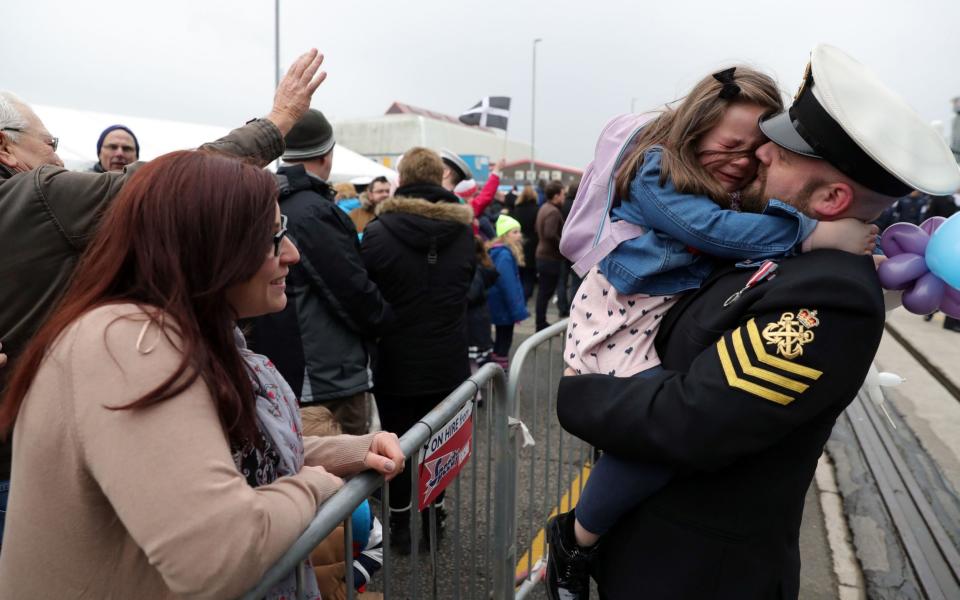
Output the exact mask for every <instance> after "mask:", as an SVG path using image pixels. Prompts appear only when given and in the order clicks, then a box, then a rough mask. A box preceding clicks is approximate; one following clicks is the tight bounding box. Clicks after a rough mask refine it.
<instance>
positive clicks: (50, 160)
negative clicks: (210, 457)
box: [0, 106, 63, 171]
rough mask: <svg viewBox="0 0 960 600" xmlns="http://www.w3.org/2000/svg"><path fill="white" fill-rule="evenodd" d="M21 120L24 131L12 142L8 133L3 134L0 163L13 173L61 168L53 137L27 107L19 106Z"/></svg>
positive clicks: (61, 162) (61, 164)
mask: <svg viewBox="0 0 960 600" xmlns="http://www.w3.org/2000/svg"><path fill="white" fill-rule="evenodd" d="M18 108H20V112H21V114H22V115H23V118H24V119H26V121H27V126H26V128H24V131H21V132H19V136H18V137H19V139H18V140H17V141H16V142H14V141H13V140H12V139H11V138H10V132H3V134H4V135H3V142H2V148H0V163H2V164H4V165H6V166H7V167H10V168H11V169H13V170H14V171H30V170H32V169H36V168H37V167H41V166H43V165H54V166H57V167H62V166H63V161H62V160H60V157H59V156H57V153H56V151H55V150H54V149H53V144H54V142H53V136H52V135H50V132H49V131H47V128H46V127H45V126H44V125H43V123H42V122H41V121H40V118H39V117H37V115H36V114H35V113H34V112H33V111H32V110H30V108H29V107H27V106H19V107H18Z"/></svg>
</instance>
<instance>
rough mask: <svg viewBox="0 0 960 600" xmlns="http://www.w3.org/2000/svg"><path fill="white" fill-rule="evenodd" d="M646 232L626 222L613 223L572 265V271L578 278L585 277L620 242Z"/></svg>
mask: <svg viewBox="0 0 960 600" xmlns="http://www.w3.org/2000/svg"><path fill="white" fill-rule="evenodd" d="M644 232H646V229H644V228H643V227H640V226H639V225H634V224H633V223H628V222H626V221H613V222H612V223H610V229H609V232H608V233H607V235H605V236H604V237H603V238H601V239H600V240H599V241H598V242H597V244H596V245H594V246H593V247H592V248H590V250H588V251H587V253H586V254H584V255H583V256H581V257H580V260H578V261H577V262H575V263H574V264H573V270H574V272H576V274H577V275H578V276H580V277H586V275H587V272H588V271H590V269H592V268H593V267H594V266H596V265H597V263H599V262H600V261H601V260H603V258H604V257H605V256H606V255H608V254H610V253H611V252H613V250H614V249H615V248H616V247H617V246H619V245H620V243H621V242H625V241H627V240H632V239H633V238H636V237H639V236H641V235H643V234H644Z"/></svg>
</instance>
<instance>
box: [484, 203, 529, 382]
mask: <svg viewBox="0 0 960 600" xmlns="http://www.w3.org/2000/svg"><path fill="white" fill-rule="evenodd" d="M488 248H489V252H490V259H491V260H492V261H493V264H494V265H495V266H496V268H497V272H498V273H499V274H500V276H499V277H498V278H497V282H496V283H495V284H494V285H493V287H491V288H490V292H489V294H488V296H487V304H488V305H489V307H490V321H491V322H492V323H493V325H494V326H495V328H496V337H495V338H494V341H493V355H492V356H491V358H492V359H493V360H495V361H497V362H498V363H499V364H500V365H501V366H502V367H503V368H504V369H506V368H507V365H508V361H509V357H510V346H511V345H512V344H513V326H514V325H515V324H516V323H519V322H520V321H523V320H524V319H526V318H527V317H529V316H530V313H529V312H528V311H527V302H526V298H525V297H524V294H523V284H522V283H521V282H520V271H519V267H521V266H523V264H524V261H523V242H522V239H521V235H520V223H519V221H517V220H516V219H514V218H513V217H510V216H508V215H500V217H499V218H498V219H497V237H496V238H494V239H493V240H491V241H490V243H489V245H488Z"/></svg>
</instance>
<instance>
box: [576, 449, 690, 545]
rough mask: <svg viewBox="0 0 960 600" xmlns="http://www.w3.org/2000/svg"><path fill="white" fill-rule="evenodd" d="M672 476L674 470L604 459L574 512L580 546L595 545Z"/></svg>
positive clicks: (605, 455)
mask: <svg viewBox="0 0 960 600" xmlns="http://www.w3.org/2000/svg"><path fill="white" fill-rule="evenodd" d="M672 475H673V470H672V469H670V468H668V467H666V466H664V465H657V464H651V463H638V462H633V461H628V460H623V459H621V458H618V457H616V456H612V455H610V454H604V455H603V456H601V457H600V460H598V461H597V463H596V465H594V467H593V469H592V470H591V471H590V477H589V479H587V483H586V485H585V486H584V488H583V493H582V494H581V495H580V501H579V502H578V503H577V506H576V508H575V509H574V512H575V514H576V516H577V523H576V525H575V533H576V537H577V544H579V545H580V546H585V547H586V546H592V545H593V544H595V543H596V542H597V538H598V537H599V536H601V535H603V534H604V533H606V532H607V531H609V530H610V528H611V527H613V525H614V524H615V523H616V522H617V521H618V520H620V518H621V517H623V516H624V515H625V514H626V513H628V512H629V511H630V510H632V509H633V508H635V507H636V506H637V504H639V503H640V502H642V501H643V500H645V499H646V498H649V497H650V496H651V495H652V494H654V493H655V492H657V491H658V490H660V488H662V487H663V486H664V485H666V483H667V482H668V481H669V480H670V478H671V477H672Z"/></svg>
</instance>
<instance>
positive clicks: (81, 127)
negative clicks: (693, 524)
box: [32, 105, 397, 182]
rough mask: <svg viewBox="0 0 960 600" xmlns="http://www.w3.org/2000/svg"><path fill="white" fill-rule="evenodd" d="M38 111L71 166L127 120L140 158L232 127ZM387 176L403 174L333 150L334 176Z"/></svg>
mask: <svg viewBox="0 0 960 600" xmlns="http://www.w3.org/2000/svg"><path fill="white" fill-rule="evenodd" d="M32 108H33V110H34V111H35V112H36V113H37V116H39V117H40V120H41V121H43V124H44V125H46V127H47V129H48V130H49V131H50V134H51V135H55V136H57V137H59V138H60V148H59V150H58V151H57V154H59V155H60V158H62V159H63V161H64V163H66V166H67V167H68V168H71V169H77V170H83V169H86V168H89V167H91V166H93V164H94V162H96V160H97V154H96V150H97V138H98V137H99V136H100V132H101V131H103V130H104V129H106V128H107V127H109V126H110V125H115V124H118V123H121V124H123V125H126V126H127V127H129V128H130V129H131V130H133V132H134V133H135V134H136V135H137V139H138V140H139V142H140V158H141V159H142V160H150V159H151V158H155V157H157V156H159V155H161V154H165V153H167V152H172V151H174V150H182V149H184V148H196V147H197V146H199V145H201V144H203V143H204V142H209V141H212V140H215V139H217V138H219V137H221V136H223V135H224V134H226V133H227V132H228V131H229V129H228V128H226V127H219V126H215V125H202V124H197V123H185V122H182V121H167V120H164V119H151V118H146V117H131V116H127V115H118V114H111V113H100V112H93V111H87V110H77V109H72V108H63V107H58V106H47V105H33V106H32ZM380 175H383V176H384V177H386V178H387V179H389V180H391V181H396V178H397V173H396V171H394V170H393V169H389V168H387V167H385V166H383V165H381V164H379V163H377V162H374V161H372V160H370V159H368V158H366V157H364V156H362V155H360V154H357V153H356V152H354V151H353V150H350V149H349V148H347V147H345V146H343V145H341V144H337V145H336V146H335V147H334V150H333V172H332V173H331V175H330V181H332V182H340V181H351V180H358V181H361V180H365V179H369V178H373V177H377V176H380Z"/></svg>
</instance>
